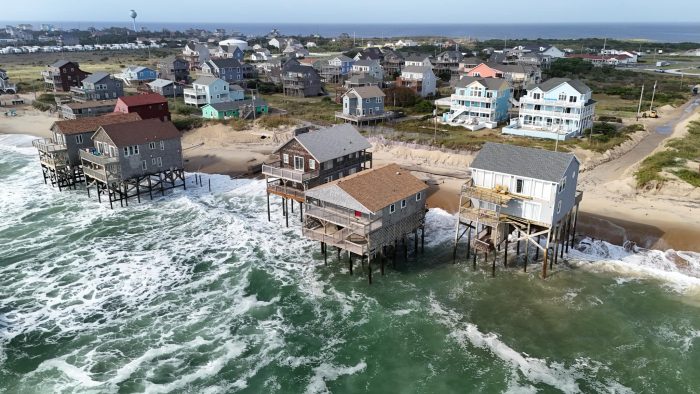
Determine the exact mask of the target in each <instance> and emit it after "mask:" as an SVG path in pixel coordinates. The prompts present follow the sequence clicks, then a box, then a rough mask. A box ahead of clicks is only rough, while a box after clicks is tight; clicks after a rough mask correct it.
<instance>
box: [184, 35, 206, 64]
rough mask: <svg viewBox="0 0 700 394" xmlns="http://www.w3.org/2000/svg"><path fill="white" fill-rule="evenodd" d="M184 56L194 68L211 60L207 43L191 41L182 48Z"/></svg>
mask: <svg viewBox="0 0 700 394" xmlns="http://www.w3.org/2000/svg"><path fill="white" fill-rule="evenodd" d="M182 57H183V58H184V59H185V60H186V61H187V62H188V63H189V64H190V68H191V69H194V68H199V66H200V65H202V64H203V63H204V62H206V61H207V60H209V58H210V57H211V54H210V52H209V48H208V47H207V46H206V44H202V43H200V42H197V41H190V42H188V43H187V45H185V47H184V48H182Z"/></svg>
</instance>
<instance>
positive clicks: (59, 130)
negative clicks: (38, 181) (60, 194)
mask: <svg viewBox="0 0 700 394" xmlns="http://www.w3.org/2000/svg"><path fill="white" fill-rule="evenodd" d="M137 120H141V117H140V116H139V114H136V113H132V114H113V115H103V116H96V117H89V118H80V119H71V120H59V121H57V122H54V124H53V125H52V126H51V134H52V135H51V137H50V138H41V139H37V140H34V141H32V145H34V147H35V148H36V149H37V150H38V151H39V163H40V164H41V172H42V175H43V177H44V183H46V184H48V183H49V182H51V186H55V187H58V190H61V189H63V188H75V187H76V185H77V184H78V183H80V182H82V181H84V177H83V169H82V166H81V162H80V150H81V149H85V148H91V147H92V146H93V145H92V139H91V137H92V135H93V134H94V133H95V131H97V129H98V128H99V127H100V126H106V125H110V124H115V123H124V122H133V121H137Z"/></svg>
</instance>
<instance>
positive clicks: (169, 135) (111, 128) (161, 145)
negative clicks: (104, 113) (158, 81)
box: [80, 119, 187, 208]
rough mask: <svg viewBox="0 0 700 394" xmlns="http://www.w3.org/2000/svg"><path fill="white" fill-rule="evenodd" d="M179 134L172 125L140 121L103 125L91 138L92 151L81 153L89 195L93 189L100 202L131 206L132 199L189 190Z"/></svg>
mask: <svg viewBox="0 0 700 394" xmlns="http://www.w3.org/2000/svg"><path fill="white" fill-rule="evenodd" d="M180 138H181V135H180V132H179V131H178V130H177V128H175V126H174V125H173V124H172V123H171V122H169V121H165V122H163V121H161V120H159V119H147V120H139V121H136V122H127V123H119V124H111V125H104V126H101V127H100V128H98V129H97V131H96V132H95V134H94V135H93V136H92V142H93V147H92V148H87V149H82V150H80V160H81V161H82V168H83V173H84V175H85V182H86V186H87V192H88V195H89V194H90V188H92V187H93V186H94V187H95V189H96V190H97V199H98V200H99V201H100V202H101V201H102V198H101V196H102V195H105V194H106V195H107V196H108V198H109V206H110V208H111V207H113V203H114V202H116V201H119V203H120V204H121V205H122V206H123V205H124V204H126V205H127V206H128V205H129V197H132V198H133V197H136V198H137V199H138V201H139V202H141V195H142V194H146V193H147V194H148V195H149V196H150V198H151V199H152V198H153V192H154V191H155V192H160V193H161V195H165V190H168V189H174V188H176V187H183V188H185V189H186V188H187V186H186V185H185V172H184V169H183V159H182V144H181V141H180Z"/></svg>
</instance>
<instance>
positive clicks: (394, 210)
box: [389, 204, 396, 213]
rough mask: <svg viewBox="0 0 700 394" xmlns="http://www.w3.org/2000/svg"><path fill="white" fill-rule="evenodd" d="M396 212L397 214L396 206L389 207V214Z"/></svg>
mask: <svg viewBox="0 0 700 394" xmlns="http://www.w3.org/2000/svg"><path fill="white" fill-rule="evenodd" d="M394 212H396V204H391V205H389V213H394Z"/></svg>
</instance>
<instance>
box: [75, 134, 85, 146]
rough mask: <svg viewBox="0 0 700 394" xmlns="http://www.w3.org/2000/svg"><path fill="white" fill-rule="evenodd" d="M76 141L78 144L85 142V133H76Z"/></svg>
mask: <svg viewBox="0 0 700 394" xmlns="http://www.w3.org/2000/svg"><path fill="white" fill-rule="evenodd" d="M75 142H76V143H78V144H82V143H83V135H82V134H78V135H76V136H75Z"/></svg>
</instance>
